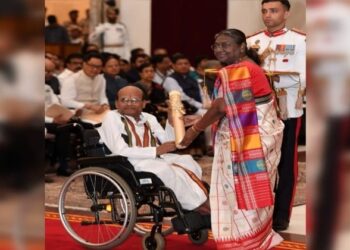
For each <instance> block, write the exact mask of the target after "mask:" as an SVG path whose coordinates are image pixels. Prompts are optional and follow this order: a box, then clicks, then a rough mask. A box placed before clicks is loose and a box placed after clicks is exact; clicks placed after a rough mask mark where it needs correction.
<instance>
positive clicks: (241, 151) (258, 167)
mask: <svg viewBox="0 0 350 250" xmlns="http://www.w3.org/2000/svg"><path fill="white" fill-rule="evenodd" d="M219 73H220V75H219V76H220V77H219V78H218V81H217V83H216V89H215V93H216V96H217V97H223V98H224V99H225V103H226V112H227V115H226V116H225V117H224V118H223V119H222V120H221V121H220V123H219V124H217V125H216V126H214V129H213V131H214V136H215V149H214V150H215V153H214V161H213V168H212V176H211V189H210V205H211V220H212V231H213V236H214V239H215V241H216V243H217V248H218V249H242V250H246V249H269V248H271V247H272V246H275V245H277V244H279V243H280V242H281V241H282V238H281V237H280V236H279V235H278V234H277V233H275V232H274V231H273V230H272V214H273V194H272V191H271V190H272V189H273V185H274V183H275V180H276V175H277V165H278V163H279V160H280V148H281V143H282V132H283V123H282V121H280V120H279V119H278V118H277V114H276V110H275V106H274V101H273V100H270V101H268V102H267V103H263V104H260V105H256V104H255V99H254V97H253V95H252V90H251V86H252V83H251V81H250V75H249V70H248V68H246V67H245V66H244V63H241V64H239V66H237V65H236V66H228V67H226V68H224V69H222V70H221V72H219ZM243 95H245V98H244V97H243V98H242V96H243ZM247 113H249V115H248V116H247V115H246V114H247ZM242 117H243V119H242ZM247 117H249V118H247ZM233 130H234V131H233ZM252 163H253V165H252Z"/></svg>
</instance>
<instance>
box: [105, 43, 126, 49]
mask: <svg viewBox="0 0 350 250" xmlns="http://www.w3.org/2000/svg"><path fill="white" fill-rule="evenodd" d="M123 46H124V44H106V45H104V46H103V47H104V48H120V47H123Z"/></svg>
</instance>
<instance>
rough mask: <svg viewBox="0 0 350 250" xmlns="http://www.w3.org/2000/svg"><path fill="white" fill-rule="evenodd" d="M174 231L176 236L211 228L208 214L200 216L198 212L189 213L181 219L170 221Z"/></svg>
mask: <svg viewBox="0 0 350 250" xmlns="http://www.w3.org/2000/svg"><path fill="white" fill-rule="evenodd" d="M171 223H172V224H173V228H174V230H175V231H176V232H177V233H178V234H185V233H192V232H196V231H199V230H201V229H207V228H208V229H209V228H211V222H210V214H208V215H201V214H200V213H198V212H194V211H193V212H189V213H187V214H185V215H184V217H183V218H179V217H175V218H173V219H171Z"/></svg>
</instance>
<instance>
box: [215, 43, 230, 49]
mask: <svg viewBox="0 0 350 250" xmlns="http://www.w3.org/2000/svg"><path fill="white" fill-rule="evenodd" d="M231 46H232V43H214V44H213V45H212V46H210V48H211V49H212V50H218V49H222V50H226V49H228V48H230V47H231Z"/></svg>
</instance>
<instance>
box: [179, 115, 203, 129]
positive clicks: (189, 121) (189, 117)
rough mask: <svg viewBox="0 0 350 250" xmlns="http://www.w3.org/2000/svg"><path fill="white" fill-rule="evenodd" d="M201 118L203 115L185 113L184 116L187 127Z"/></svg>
mask: <svg viewBox="0 0 350 250" xmlns="http://www.w3.org/2000/svg"><path fill="white" fill-rule="evenodd" d="M201 118H202V116H201V115H185V116H184V117H183V119H184V124H185V127H189V126H193V125H194V124H195V123H196V122H197V121H199V120H200V119H201Z"/></svg>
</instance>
